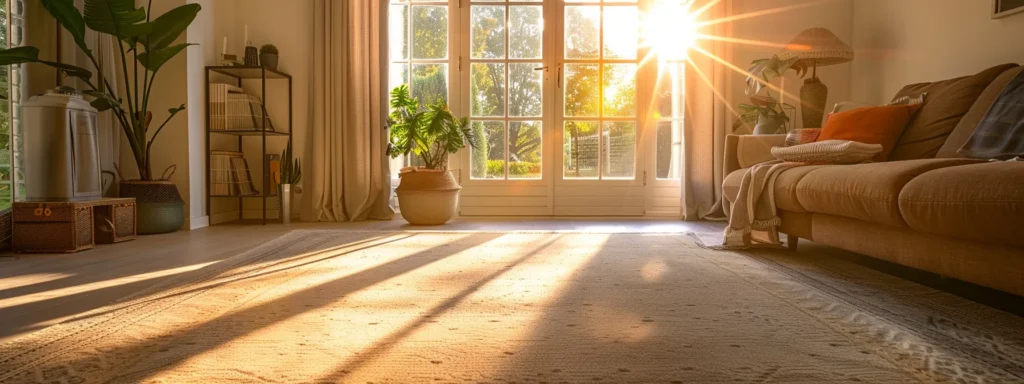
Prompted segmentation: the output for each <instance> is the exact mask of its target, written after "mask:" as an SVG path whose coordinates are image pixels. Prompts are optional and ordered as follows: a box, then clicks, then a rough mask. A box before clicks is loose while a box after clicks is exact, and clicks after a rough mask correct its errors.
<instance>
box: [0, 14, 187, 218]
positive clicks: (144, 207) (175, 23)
mask: <svg viewBox="0 0 1024 384" xmlns="http://www.w3.org/2000/svg"><path fill="white" fill-rule="evenodd" d="M41 2H42V5H43V7H44V8H46V10H47V12H49V13H50V15H52V16H53V18H54V19H56V20H57V22H58V23H60V25H61V26H62V27H63V28H64V29H65V30H66V31H67V32H68V33H69V35H70V36H71V38H72V39H73V40H74V42H75V45H77V46H78V47H79V49H81V50H82V53H83V54H84V57H86V58H87V59H89V60H90V61H91V62H92V64H93V65H94V66H95V67H96V68H99V62H98V61H97V59H96V57H95V56H94V54H93V52H92V51H91V50H90V49H89V47H88V46H87V45H86V42H85V34H86V28H89V29H91V30H93V31H95V32H98V33H103V34H107V35H111V36H114V37H115V38H116V41H117V44H118V46H119V48H120V49H116V51H117V52H118V54H119V55H120V59H121V63H122V64H123V65H120V66H119V68H120V69H119V71H120V75H121V77H122V78H120V79H117V78H114V79H107V78H98V79H94V78H93V76H92V72H90V71H89V70H87V69H85V68H81V67H77V66H74V65H69V64H63V63H55V62H50V61H45V60H40V59H39V50H38V49H37V48H35V47H30V46H25V47H17V48H11V49H5V50H0V65H12V64H22V63H41V64H45V65H49V66H51V67H54V68H56V69H57V71H59V72H60V73H62V74H63V75H65V76H69V77H75V78H78V79H80V80H82V82H83V83H84V84H86V86H88V89H86V90H85V91H83V93H84V94H85V95H87V96H88V97H89V99H90V102H91V104H92V106H93V107H95V108H96V109H97V110H99V111H106V110H110V111H112V114H113V117H114V118H115V119H117V122H118V123H119V124H120V125H121V130H122V131H124V134H125V136H126V137H127V139H128V140H127V142H128V145H129V146H130V147H131V151H132V155H134V158H135V165H136V166H137V167H138V170H139V180H124V179H123V178H122V180H121V196H123V197H134V198H136V204H137V210H138V213H137V214H138V220H137V222H138V232H139V233H140V234H147V233H165V232H171V231H175V230H177V229H178V228H180V227H181V225H182V224H183V223H184V220H185V218H184V217H185V216H184V215H185V213H184V201H182V199H181V195H180V194H179V193H178V189H177V188H176V187H175V185H174V183H172V182H171V181H170V180H169V179H170V177H171V175H172V174H173V170H174V167H173V166H171V167H170V168H168V170H166V171H164V173H163V174H162V176H161V175H158V174H156V173H154V172H153V164H152V156H151V153H152V150H153V144H154V143H155V142H156V139H157V137H159V136H160V132H162V131H163V129H164V127H166V126H167V123H168V122H169V121H171V119H173V118H174V116H175V115H177V114H178V113H179V112H181V111H183V110H185V105H184V104H182V105H181V106H179V107H177V108H171V109H169V110H168V111H167V117H166V119H164V121H163V122H162V123H161V124H160V125H159V126H154V124H152V123H153V112H152V111H150V109H149V108H150V95H151V94H152V93H153V84H154V81H153V79H154V78H155V77H156V74H157V72H159V70H160V67H162V66H163V65H164V64H166V63H167V62H168V61H170V60H171V59H172V58H173V57H175V56H177V55H178V54H179V53H181V51H183V50H185V48H187V47H188V46H189V45H194V44H189V43H182V44H175V43H174V42H175V40H177V39H178V37H179V36H181V34H182V33H183V32H185V29H186V28H188V26H189V24H192V21H193V20H194V19H195V18H196V14H198V13H199V11H200V9H201V7H200V6H199V4H185V5H182V6H180V7H177V8H175V9H172V10H170V11H168V12H167V13H164V14H163V15H159V16H156V15H153V14H152V13H151V12H150V11H149V10H147V9H146V8H143V7H138V8H136V7H135V0H84V9H85V12H84V15H83V13H82V12H80V11H79V10H78V9H77V8H75V6H74V3H75V2H73V1H70V0H41ZM154 16H156V17H155V18H154ZM117 81H122V82H123V83H124V84H125V90H124V93H123V94H120V93H118V92H115V91H114V88H113V87H112V86H111V84H112V83H111V82H117ZM154 128H155V129H154Z"/></svg>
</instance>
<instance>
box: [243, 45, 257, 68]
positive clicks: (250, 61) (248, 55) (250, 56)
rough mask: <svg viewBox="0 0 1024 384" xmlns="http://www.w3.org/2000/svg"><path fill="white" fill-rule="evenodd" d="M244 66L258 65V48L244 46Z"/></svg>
mask: <svg viewBox="0 0 1024 384" xmlns="http://www.w3.org/2000/svg"><path fill="white" fill-rule="evenodd" d="M245 66H247V67H258V66H260V50H259V49H256V47H254V46H251V45H246V47H245Z"/></svg>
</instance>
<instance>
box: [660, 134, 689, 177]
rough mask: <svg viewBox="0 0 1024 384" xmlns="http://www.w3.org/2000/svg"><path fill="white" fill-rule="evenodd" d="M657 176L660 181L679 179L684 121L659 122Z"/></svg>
mask: <svg viewBox="0 0 1024 384" xmlns="http://www.w3.org/2000/svg"><path fill="white" fill-rule="evenodd" d="M657 141H658V142H657V153H656V154H655V156H656V157H657V167H658V169H657V176H658V178H659V179H679V174H680V167H679V156H680V153H679V151H680V149H681V148H682V144H683V143H682V141H683V121H682V120H672V121H661V122H658V137H657Z"/></svg>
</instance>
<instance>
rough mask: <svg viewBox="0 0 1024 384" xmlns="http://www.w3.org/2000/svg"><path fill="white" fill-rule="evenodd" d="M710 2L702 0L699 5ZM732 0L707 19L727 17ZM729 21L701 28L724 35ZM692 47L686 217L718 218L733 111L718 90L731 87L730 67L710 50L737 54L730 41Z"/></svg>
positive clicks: (684, 153)
mask: <svg viewBox="0 0 1024 384" xmlns="http://www.w3.org/2000/svg"><path fill="white" fill-rule="evenodd" d="M707 1H713V0H704V1H697V3H696V5H695V6H694V9H699V8H701V7H702V6H703V4H704V3H706V2H707ZM730 3H731V1H721V2H717V4H715V5H713V6H712V8H711V9H709V10H708V11H706V12H704V13H703V14H702V16H701V21H704V20H713V19H718V18H721V17H724V16H725V15H726V14H727V13H728V9H729V8H730V5H729V4H730ZM727 24H729V23H721V24H714V25H711V26H708V27H705V28H706V29H708V30H703V31H701V32H703V33H708V34H714V35H718V36H723V35H728V34H729V33H730V31H728V27H727ZM697 48H699V49H692V50H691V52H690V58H691V60H692V65H688V66H687V68H686V110H685V111H684V113H683V118H684V121H683V150H682V151H681V153H680V155H681V156H682V160H681V161H680V164H681V166H682V175H681V176H682V177H681V178H680V180H681V183H682V185H681V186H680V188H681V192H682V193H681V202H680V203H681V207H682V216H683V220H701V219H718V218H717V217H715V215H713V213H715V212H717V211H719V210H718V207H716V203H717V202H718V201H719V200H720V199H721V195H722V193H721V186H722V180H723V178H724V175H723V174H722V166H723V154H724V151H725V134H726V127H727V121H728V120H729V119H730V117H729V112H728V109H727V107H726V105H725V104H724V101H723V100H721V99H720V98H719V96H718V95H716V93H715V90H718V91H719V93H720V94H721V95H725V94H726V93H727V90H728V86H729V85H728V81H727V80H728V76H729V71H731V70H730V69H728V68H726V67H725V66H723V65H721V64H720V63H718V62H717V61H716V60H715V59H714V58H712V57H711V56H709V55H708V54H711V55H714V56H717V57H718V58H720V59H723V60H729V59H731V57H730V56H731V55H729V53H728V51H727V49H726V48H727V46H726V45H725V44H722V43H719V42H716V41H712V40H701V41H700V42H698V45H697Z"/></svg>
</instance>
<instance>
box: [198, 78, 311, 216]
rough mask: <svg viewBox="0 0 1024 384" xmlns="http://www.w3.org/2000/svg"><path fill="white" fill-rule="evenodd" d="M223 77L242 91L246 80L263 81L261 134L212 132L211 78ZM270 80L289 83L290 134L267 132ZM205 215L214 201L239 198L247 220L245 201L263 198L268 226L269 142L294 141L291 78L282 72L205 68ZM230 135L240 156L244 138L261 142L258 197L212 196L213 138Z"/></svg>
mask: <svg viewBox="0 0 1024 384" xmlns="http://www.w3.org/2000/svg"><path fill="white" fill-rule="evenodd" d="M214 73H217V74H221V75H225V76H229V77H232V78H234V79H235V81H236V82H237V85H238V87H242V81H243V80H260V100H261V101H262V102H263V108H264V113H263V121H262V126H261V127H259V128H260V129H259V130H252V131H211V130H210V110H209V105H210V75H211V74H214ZM267 80H287V81H288V132H277V131H270V132H268V131H267V130H266V127H267V124H268V120H269V119H270V117H269V113H267V111H266V105H267ZM206 105H207V110H206V215H207V216H208V217H209V216H210V210H211V208H212V206H211V204H210V203H211V201H212V199H214V198H218V199H219V198H237V199H238V217H239V219H244V217H245V207H244V201H245V198H260V199H262V200H263V225H266V224H267V198H268V197H272V196H273V195H271V194H270V193H269V191H270V169H269V168H270V167H267V164H266V161H267V160H266V159H267V138H268V137H269V138H275V137H287V138H288V140H291V138H292V130H293V127H292V115H293V113H292V76H291V75H289V74H287V73H284V72H281V71H279V70H276V69H273V68H267V67H262V66H261V67H243V66H208V67H206ZM215 134H216V135H230V136H236V137H237V138H238V152H244V151H243V150H242V141H243V140H242V139H243V138H245V137H258V138H260V142H261V144H262V145H261V147H260V148H261V150H260V162H261V168H262V169H263V189H262V190H261V191H260V193H259V194H257V195H234V196H224V195H213V194H211V193H210V185H211V182H212V176H211V169H210V157H211V156H210V151H211V150H212V148H210V141H211V140H210V138H211V137H212V136H213V135H215Z"/></svg>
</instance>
